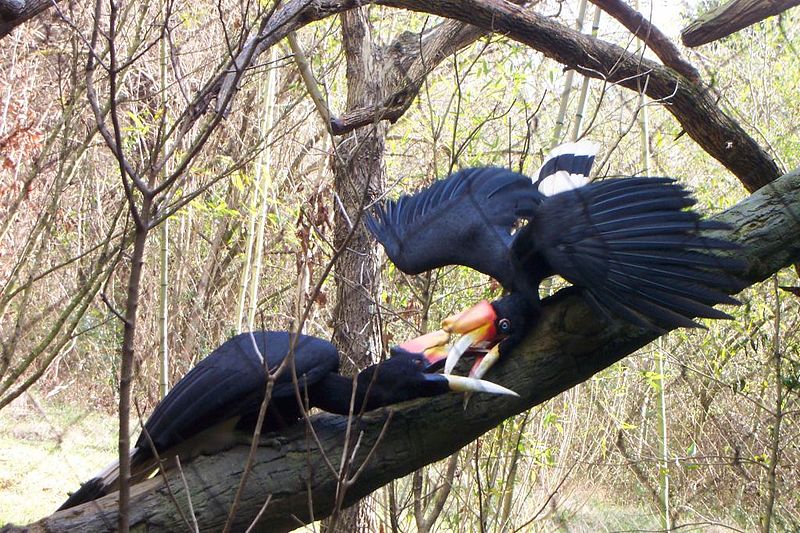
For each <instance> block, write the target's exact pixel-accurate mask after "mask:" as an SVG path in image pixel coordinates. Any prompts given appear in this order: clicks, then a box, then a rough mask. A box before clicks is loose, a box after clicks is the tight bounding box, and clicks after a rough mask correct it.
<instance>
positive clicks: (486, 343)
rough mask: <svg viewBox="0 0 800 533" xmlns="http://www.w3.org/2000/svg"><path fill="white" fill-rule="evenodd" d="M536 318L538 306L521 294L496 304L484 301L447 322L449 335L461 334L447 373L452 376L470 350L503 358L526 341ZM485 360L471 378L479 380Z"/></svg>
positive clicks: (503, 298) (479, 363)
mask: <svg viewBox="0 0 800 533" xmlns="http://www.w3.org/2000/svg"><path fill="white" fill-rule="evenodd" d="M536 316H537V309H536V305H535V304H534V303H531V301H530V299H528V298H526V297H524V296H522V295H521V294H519V293H511V294H509V295H507V296H504V297H502V298H500V299H499V300H495V301H493V302H488V301H486V300H483V301H481V302H480V303H478V304H476V305H473V306H472V307H470V308H468V309H465V310H464V311H461V312H460V313H457V314H455V315H452V316H449V317H447V318H445V319H444V320H443V321H442V329H443V330H444V331H445V332H447V333H451V334H453V333H456V334H461V337H460V338H459V339H458V340H457V341H456V342H455V343H454V344H453V346H452V347H451V348H450V350H449V353H448V355H447V361H446V363H445V367H444V371H445V373H446V374H447V373H450V372H451V371H452V370H453V368H454V367H455V366H456V363H458V360H459V359H460V358H461V356H462V355H464V353H466V352H467V351H468V350H469V351H478V352H483V353H487V352H488V355H490V356H492V357H494V358H497V357H499V356H500V355H502V354H501V352H507V351H509V350H511V348H513V347H514V346H516V345H517V344H519V342H520V341H521V340H522V339H523V338H524V336H525V333H526V332H527V331H528V330H529V329H530V326H531V325H532V324H533V323H534V322H535V321H536ZM483 358H484V357H483V356H480V355H479V356H478V358H477V360H476V361H475V364H474V365H473V367H472V370H471V371H470V376H471V377H472V376H476V371H477V369H478V368H479V367H480V365H481V364H482V362H483ZM477 375H478V376H480V375H481V374H477Z"/></svg>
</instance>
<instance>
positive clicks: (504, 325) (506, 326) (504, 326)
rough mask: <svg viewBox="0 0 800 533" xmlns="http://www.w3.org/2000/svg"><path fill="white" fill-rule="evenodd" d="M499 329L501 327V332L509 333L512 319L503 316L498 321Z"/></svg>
mask: <svg viewBox="0 0 800 533" xmlns="http://www.w3.org/2000/svg"><path fill="white" fill-rule="evenodd" d="M497 329H499V330H500V332H501V333H508V332H509V331H511V321H510V320H509V319H507V318H501V319H500V321H499V322H498V323H497Z"/></svg>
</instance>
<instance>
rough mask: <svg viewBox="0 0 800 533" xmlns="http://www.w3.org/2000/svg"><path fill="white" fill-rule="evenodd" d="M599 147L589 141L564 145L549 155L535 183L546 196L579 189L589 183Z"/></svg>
mask: <svg viewBox="0 0 800 533" xmlns="http://www.w3.org/2000/svg"><path fill="white" fill-rule="evenodd" d="M597 150H598V146H597V145H596V144H595V143H593V142H589V141H578V142H574V143H564V144H560V145H558V146H556V147H555V148H553V150H552V151H551V152H550V153H549V154H548V155H547V157H546V158H545V159H544V162H543V163H542V166H541V167H540V168H539V170H538V171H537V172H536V174H534V183H535V184H536V187H537V188H538V189H539V192H541V193H542V194H544V195H545V196H553V195H554V194H557V193H560V192H563V191H568V190H571V189H577V188H578V187H583V186H584V185H586V184H587V183H589V172H590V171H591V170H592V164H593V163H594V157H595V155H597Z"/></svg>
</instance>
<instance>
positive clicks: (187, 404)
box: [59, 331, 510, 510]
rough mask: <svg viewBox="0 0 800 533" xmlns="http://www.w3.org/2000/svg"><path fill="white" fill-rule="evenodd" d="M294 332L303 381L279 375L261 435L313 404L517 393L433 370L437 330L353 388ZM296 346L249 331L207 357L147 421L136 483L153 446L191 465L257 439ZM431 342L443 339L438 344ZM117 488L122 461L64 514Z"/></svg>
mask: <svg viewBox="0 0 800 533" xmlns="http://www.w3.org/2000/svg"><path fill="white" fill-rule="evenodd" d="M296 337H297V338H296V340H295V344H294V349H293V352H294V373H295V374H296V376H297V382H298V387H295V384H294V380H293V373H292V367H291V365H286V366H285V367H284V369H283V370H282V371H281V372H279V373H278V374H276V376H275V380H274V383H273V387H272V392H271V396H270V401H269V404H268V408H267V411H266V415H265V418H264V422H263V426H262V433H267V432H271V431H276V430H280V429H282V428H284V427H286V426H288V425H290V424H293V423H295V422H297V421H298V420H300V419H301V418H303V415H304V409H305V407H306V406H307V407H319V408H321V409H324V410H326V411H329V412H332V413H338V414H349V413H350V409H351V403H352V409H353V412H354V413H356V414H357V413H360V412H362V411H368V410H372V409H376V408H378V407H381V406H385V405H389V404H394V403H398V402H402V401H405V400H410V399H414V398H419V397H425V396H435V395H438V394H443V393H445V392H447V391H449V390H482V391H486V392H495V393H506V394H507V393H510V391H508V390H507V389H502V387H497V386H492V384H489V383H486V382H480V381H477V380H463V379H462V380H453V379H452V378H453V376H444V375H441V374H435V373H431V371H432V369H433V367H432V366H431V363H432V362H433V361H435V360H436V359H437V357H438V358H441V357H440V356H437V355H436V354H430V355H427V356H426V352H425V350H426V348H427V345H426V344H425V342H426V339H427V338H429V337H430V336H423V337H419V338H417V339H414V340H412V341H409V342H408V343H405V344H403V345H400V346H399V347H395V348H393V350H392V353H393V355H392V357H390V358H389V359H387V360H385V361H383V362H382V363H380V364H376V365H371V366H369V367H367V368H366V369H364V370H362V371H361V372H360V373H359V374H358V376H357V377H356V380H355V384H356V390H355V393H354V391H353V383H354V382H353V379H352V378H349V377H345V376H341V375H339V374H338V373H337V372H338V369H339V354H338V352H337V350H336V348H335V347H334V346H333V345H332V344H331V343H329V342H327V341H324V340H322V339H318V338H316V337H311V336H308V335H297V336H296ZM291 343H292V336H291V335H290V334H289V333H287V332H282V331H259V332H253V333H243V334H240V335H237V336H235V337H233V338H231V339H230V340H228V341H226V342H225V343H223V344H222V345H221V346H219V347H218V348H216V349H215V350H214V351H213V352H212V353H211V354H210V355H208V356H207V357H206V358H205V359H203V360H202V361H200V362H199V363H198V364H197V365H196V366H195V367H194V368H193V369H192V370H190V371H189V373H187V374H186V375H185V376H184V377H183V378H182V379H181V380H180V381H179V382H178V383H177V384H176V385H175V387H174V388H173V389H172V390H170V391H169V393H168V394H167V396H166V397H165V398H164V399H163V400H162V401H161V402H160V403H159V404H158V405H157V406H156V408H155V410H154V411H153V413H152V414H151V415H150V418H148V420H147V422H146V423H145V424H144V431H143V432H142V433H141V434H140V435H139V438H138V439H137V441H136V444H135V446H134V448H133V449H132V450H131V483H137V482H139V481H141V480H143V479H145V478H146V477H148V476H149V475H150V474H151V473H152V472H153V471H154V470H155V469H156V468H157V466H158V464H157V460H156V457H155V456H154V454H153V449H154V448H155V450H156V451H157V452H158V455H159V456H160V458H161V459H162V460H165V459H166V460H171V458H173V457H174V456H176V455H177V456H179V457H180V458H181V460H182V461H183V462H186V461H187V460H189V459H191V458H192V457H195V456H197V455H199V454H210V453H215V452H217V451H220V450H222V449H225V448H229V447H231V446H233V445H234V444H236V442H237V441H238V440H239V438H238V436H237V435H238V434H244V435H245V436H249V435H252V433H253V431H254V429H255V426H256V422H257V420H258V414H259V410H260V408H261V404H262V402H263V400H264V396H265V393H266V390H267V370H269V372H271V373H274V372H275V370H276V369H278V367H280V365H281V364H282V363H283V362H284V360H285V358H286V356H287V354H288V353H289V352H290V348H291V346H292V344H291ZM432 343H433V344H432V346H435V345H436V341H432ZM410 350H411V351H410ZM417 350H418V351H417ZM429 359H430V360H429ZM298 391H299V395H300V398H301V399H302V404H301V403H300V401H298ZM151 441H152V444H151ZM167 467H169V464H168V466H167ZM118 488H119V465H118V464H117V463H114V464H112V465H111V466H110V467H109V468H107V469H106V470H105V471H103V472H102V473H101V474H99V475H98V476H96V477H94V478H93V479H91V480H89V481H88V482H86V483H84V484H83V485H82V486H81V488H80V489H79V490H78V491H76V492H75V493H73V494H72V495H71V496H70V498H69V499H68V500H67V501H66V502H65V503H64V504H63V505H62V506H61V507H60V508H59V510H61V509H68V508H70V507H74V506H76V505H79V504H82V503H85V502H88V501H91V500H94V499H97V498H99V497H100V496H103V495H105V494H108V493H109V492H112V491H114V490H117V489H118Z"/></svg>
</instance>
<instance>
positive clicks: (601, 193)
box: [513, 178, 744, 330]
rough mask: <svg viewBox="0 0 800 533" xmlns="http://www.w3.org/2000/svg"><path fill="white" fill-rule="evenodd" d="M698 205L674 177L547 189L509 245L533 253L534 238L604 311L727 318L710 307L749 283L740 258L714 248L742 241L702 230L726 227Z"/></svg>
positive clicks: (661, 321)
mask: <svg viewBox="0 0 800 533" xmlns="http://www.w3.org/2000/svg"><path fill="white" fill-rule="evenodd" d="M693 204H694V200H693V199H692V198H691V197H690V196H689V192H688V191H687V190H686V189H684V188H683V187H682V186H680V185H678V184H677V183H675V182H674V180H672V179H670V178H621V179H609V180H605V181H601V182H596V183H592V184H589V185H586V186H584V187H581V188H579V189H575V190H571V191H566V192H563V193H560V194H557V195H555V196H552V197H548V198H547V199H546V200H545V201H544V202H543V203H542V204H541V205H540V206H539V208H538V210H537V213H536V216H535V218H534V220H533V221H532V222H531V223H530V224H529V227H526V228H525V231H521V232H520V233H519V237H517V239H515V242H514V245H513V247H514V250H515V252H516V253H520V254H521V253H523V251H525V253H528V255H531V254H530V253H529V252H530V247H529V243H530V239H533V240H534V242H535V244H534V246H535V248H536V252H538V255H537V257H538V258H539V259H541V257H542V256H543V257H544V259H545V260H546V262H547V263H548V267H549V273H558V274H560V275H561V276H562V277H564V278H565V279H567V280H568V281H570V282H571V283H573V284H575V285H579V286H581V287H584V288H585V289H586V291H587V292H588V293H589V295H590V301H593V302H594V303H595V304H596V305H597V306H598V307H600V308H602V309H603V311H604V312H609V311H610V312H612V313H615V314H616V315H618V316H620V317H622V318H625V319H626V320H628V321H631V322H633V323H635V324H637V325H640V326H643V327H649V328H655V329H658V330H668V329H673V328H675V327H698V326H699V324H698V323H697V322H695V321H694V320H693V318H695V317H708V318H730V317H729V316H728V315H727V314H726V313H724V312H722V311H719V310H717V309H714V308H713V307H712V306H713V305H715V304H718V303H726V304H736V303H738V302H737V301H736V300H735V299H734V298H732V297H730V296H729V295H728V294H729V293H733V292H738V291H739V290H741V289H742V288H743V287H744V284H743V283H742V282H741V281H740V280H739V279H737V278H736V276H735V273H736V272H738V271H741V270H742V268H743V263H742V262H741V261H739V260H737V259H735V258H732V257H730V256H722V255H720V254H717V253H715V252H717V251H730V250H735V249H736V248H737V245H735V244H733V243H731V242H728V241H726V240H723V239H717V238H712V237H709V236H707V235H706V234H705V232H707V231H709V230H717V229H725V228H727V226H726V225H725V224H721V223H718V222H714V221H707V220H702V219H701V217H700V215H699V214H697V213H696V212H694V211H691V210H687V209H686V208H688V207H690V206H692V205H693ZM526 239H527V247H526ZM534 255H536V254H534Z"/></svg>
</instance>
